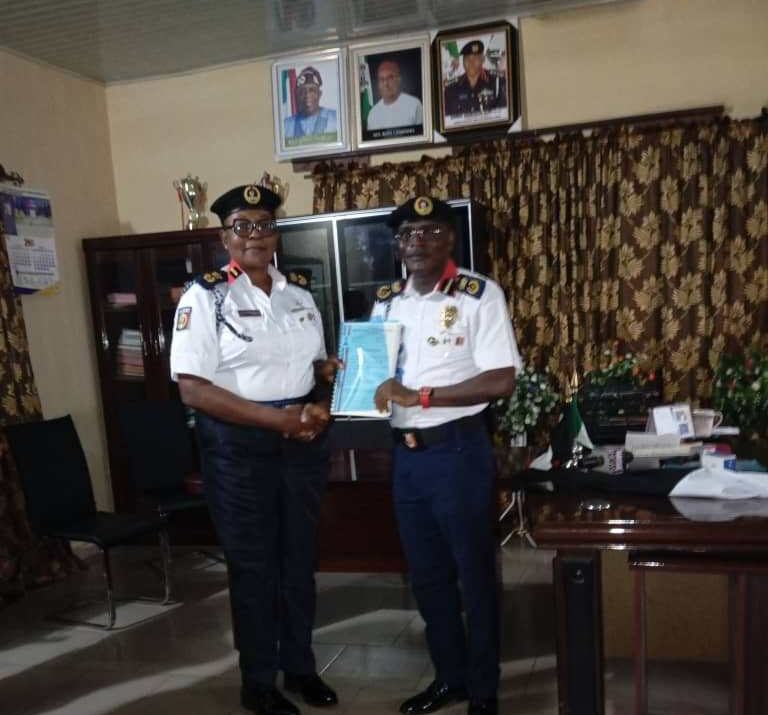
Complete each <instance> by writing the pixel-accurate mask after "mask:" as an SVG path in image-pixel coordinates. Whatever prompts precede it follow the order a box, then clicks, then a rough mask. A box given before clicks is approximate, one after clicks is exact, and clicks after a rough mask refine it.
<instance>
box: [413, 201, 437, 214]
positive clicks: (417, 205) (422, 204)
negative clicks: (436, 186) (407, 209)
mask: <svg viewBox="0 0 768 715" xmlns="http://www.w3.org/2000/svg"><path fill="white" fill-rule="evenodd" d="M434 207H435V205H434V204H433V203H432V199H430V198H429V196H419V198H417V199H416V200H415V201H414V202H413V210H414V211H415V212H416V213H417V214H419V216H429V215H430V214H431V213H432V209H433V208H434Z"/></svg>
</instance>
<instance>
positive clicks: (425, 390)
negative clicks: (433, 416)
mask: <svg viewBox="0 0 768 715" xmlns="http://www.w3.org/2000/svg"><path fill="white" fill-rule="evenodd" d="M434 391H435V388H434V387H420V388H419V404H420V405H421V406H422V407H423V408H424V409H425V410H426V409H427V408H428V407H431V406H432V405H431V404H430V402H429V400H430V398H431V397H432V393H433V392H434Z"/></svg>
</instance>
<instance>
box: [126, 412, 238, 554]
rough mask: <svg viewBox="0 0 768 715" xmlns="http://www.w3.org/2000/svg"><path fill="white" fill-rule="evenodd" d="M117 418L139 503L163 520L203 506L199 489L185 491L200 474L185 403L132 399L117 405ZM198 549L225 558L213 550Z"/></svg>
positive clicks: (197, 479)
mask: <svg viewBox="0 0 768 715" xmlns="http://www.w3.org/2000/svg"><path fill="white" fill-rule="evenodd" d="M119 418H120V425H121V427H122V432H123V439H124V441H125V444H126V446H127V448H128V454H129V458H130V469H131V476H132V478H133V482H134V484H135V485H136V488H137V490H138V492H139V498H140V502H141V503H142V504H143V506H144V507H145V508H149V509H152V510H153V511H156V512H157V513H158V515H159V516H161V517H162V518H164V519H166V520H170V519H171V518H172V517H173V515H174V514H176V513H178V512H181V511H187V510H189V509H202V508H205V507H206V503H205V497H204V495H203V494H202V492H200V493H192V492H191V491H190V487H191V486H192V487H194V486H195V485H197V484H198V483H199V474H198V472H197V463H196V461H195V453H194V444H193V440H192V434H191V431H190V429H189V427H188V426H187V415H186V411H185V408H184V405H183V404H182V403H181V402H178V401H176V400H163V401H160V400H146V401H141V402H131V403H128V404H126V405H123V406H122V408H121V409H120V414H119ZM197 552H198V553H201V554H203V555H205V556H206V557H207V558H210V559H212V560H214V561H217V562H219V563H224V559H223V558H222V557H221V556H219V555H218V554H216V553H214V552H210V551H206V550H202V549H197Z"/></svg>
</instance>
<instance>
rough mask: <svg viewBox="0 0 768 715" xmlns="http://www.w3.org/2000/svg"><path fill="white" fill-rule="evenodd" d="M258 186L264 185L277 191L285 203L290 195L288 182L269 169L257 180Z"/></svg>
mask: <svg viewBox="0 0 768 715" xmlns="http://www.w3.org/2000/svg"><path fill="white" fill-rule="evenodd" d="M256 185H257V186H264V187H265V188H267V189H269V190H270V191H273V192H274V193H276V194H277V195H278V196H279V197H280V199H281V200H282V201H283V203H285V199H286V197H287V196H288V184H287V183H286V182H285V181H283V180H282V179H280V178H278V177H277V176H273V175H272V174H270V173H269V172H268V171H265V172H264V173H263V174H262V175H261V178H260V179H259V180H258V181H257V182H256Z"/></svg>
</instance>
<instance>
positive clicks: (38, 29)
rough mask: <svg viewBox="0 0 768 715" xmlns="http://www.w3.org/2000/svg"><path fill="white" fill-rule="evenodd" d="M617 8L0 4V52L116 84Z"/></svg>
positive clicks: (272, 2) (143, 1)
mask: <svg viewBox="0 0 768 715" xmlns="http://www.w3.org/2000/svg"><path fill="white" fill-rule="evenodd" d="M621 1H623V0H502V1H500V0H471V8H472V17H471V18H470V17H468V15H467V7H468V5H469V4H470V3H469V2H468V0H191V1H190V0H0V18H2V21H0V47H5V48H7V49H9V50H11V51H14V52H17V53H20V54H22V55H25V56H27V57H31V58H33V59H36V60H39V61H42V62H46V63H48V64H51V65H54V66H56V67H61V68H63V69H66V70H69V71H71V72H74V73H76V74H78V75H81V76H83V77H89V78H91V79H95V80H99V81H103V82H116V81H122V80H131V79H140V78H144V77H151V76H156V75H164V74H173V73H178V72H185V71H190V70H195V69H200V68H203V67H209V66H212V65H218V64H225V63H228V62H237V61H242V60H248V59H259V58H266V57H272V56H275V55H277V54H281V53H285V52H295V51H297V50H301V49H305V48H316V47H323V46H328V47H330V46H332V45H334V44H337V43H340V42H341V43H344V42H349V41H353V40H357V39H361V38H365V37H372V36H376V35H386V34H390V33H392V32H407V31H418V30H426V29H429V28H434V27H445V26H449V25H452V24H472V23H474V22H477V19H476V18H480V19H494V18H499V17H503V16H512V15H530V14H541V13H546V12H552V11H556V10H563V9H571V8H576V7H580V6H584V5H595V4H605V3H610V2H621Z"/></svg>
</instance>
